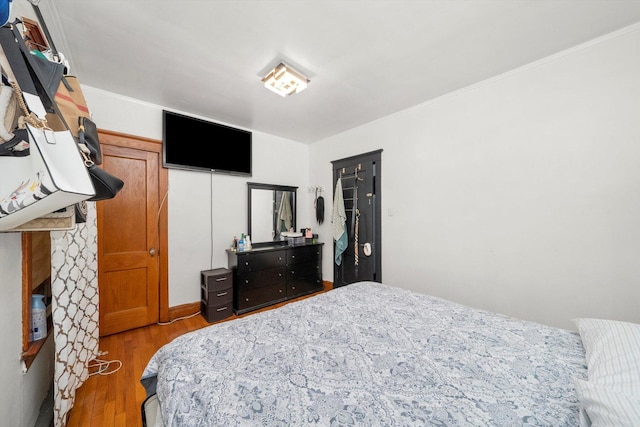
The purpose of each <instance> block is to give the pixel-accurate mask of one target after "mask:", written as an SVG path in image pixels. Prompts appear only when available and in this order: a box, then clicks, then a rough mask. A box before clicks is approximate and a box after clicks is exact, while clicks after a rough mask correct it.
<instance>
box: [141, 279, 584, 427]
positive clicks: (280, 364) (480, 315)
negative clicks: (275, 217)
mask: <svg viewBox="0 0 640 427" xmlns="http://www.w3.org/2000/svg"><path fill="white" fill-rule="evenodd" d="M586 373H587V370H586V361H585V357H584V349H583V347H582V344H581V341H580V337H579V335H578V334H577V333H574V332H571V331H566V330H563V329H558V328H552V327H549V326H545V325H541V324H538V323H534V322H530V321H522V320H518V319H514V318H511V317H507V316H503V315H499V314H496V313H491V312H487V311H482V310H478V309H474V308H470V307H467V306H464V305H460V304H457V303H453V302H451V301H448V300H444V299H441V298H437V297H432V296H428V295H424V294H420V293H417V292H414V291H409V290H406V289H401V288H397V287H392V286H388V285H384V284H380V283H375V282H359V283H354V284H351V285H348V286H345V287H342V288H338V289H334V290H331V291H329V292H327V293H323V294H320V295H317V296H313V297H311V298H308V299H305V300H302V301H298V302H293V303H290V304H288V305H285V306H283V307H281V308H278V309H274V310H269V311H264V312H259V313H255V314H252V315H250V316H246V317H243V318H240V319H235V320H231V321H227V322H223V323H218V324H214V325H211V326H208V327H206V328H204V329H201V330H198V331H194V332H191V333H188V334H185V335H183V336H181V337H178V338H176V339H175V340H174V341H173V342H171V343H169V344H167V345H165V346H164V347H162V348H161V349H159V350H158V352H157V353H156V354H155V355H154V356H153V357H152V358H151V360H150V361H149V363H148V365H147V367H146V368H145V370H144V373H143V375H142V378H141V382H142V384H143V385H144V386H145V388H146V389H147V393H149V394H152V393H157V397H158V401H159V404H160V410H161V415H162V419H163V420H164V425H165V426H174V427H180V426H256V425H263V426H302V425H317V426H351V425H353V426H356V425H357V426H414V425H415V426H424V425H434V426H510V427H511V426H574V425H576V426H577V425H578V424H579V422H578V420H579V416H578V414H579V404H578V400H577V396H576V392H575V389H574V387H573V384H572V378H573V377H577V378H583V379H586Z"/></svg>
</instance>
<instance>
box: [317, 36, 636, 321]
mask: <svg viewBox="0 0 640 427" xmlns="http://www.w3.org/2000/svg"><path fill="white" fill-rule="evenodd" d="M638 76H640V27H639V26H635V27H630V28H629V29H627V30H625V31H621V32H618V33H615V34H613V35H610V36H608V37H605V38H602V39H599V40H597V41H595V42H593V43H589V44H586V45H583V46H580V47H578V48H575V49H572V50H570V51H567V52H564V53H562V54H560V55H556V56H554V57H552V58H548V59H546V60H544V61H540V62H537V63H535V64H531V65H530V66H527V67H524V68H522V69H519V70H516V71H514V72H511V73H507V74H505V75H503V76H499V77H497V78H494V79H491V80H490V81H487V82H484V83H482V84H478V85H475V86H473V87H470V88H467V89H464V90H461V91H459V92H457V93H453V94H450V95H448V96H444V97H442V98H440V99H437V100H435V101H433V102H428V103H425V104H422V105H420V106H417V107H414V108H412V109H409V110H406V111H404V112H401V113H398V114H395V115H393V116H389V117H386V118H383V119H381V120H378V121H376V122H373V123H370V124H367V125H365V126H362V127H360V128H358V129H354V130H352V131H350V132H347V133H344V134H342V135H338V136H335V137H332V138H329V139H327V140H325V141H322V142H320V143H317V144H314V145H313V146H312V149H311V158H313V159H314V161H313V162H311V164H310V167H311V178H310V181H311V182H312V184H313V185H323V186H324V187H325V188H332V185H333V183H332V182H331V179H332V178H331V167H330V161H332V160H336V159H340V158H343V157H348V156H351V155H355V154H358V153H363V152H367V151H372V150H375V149H383V150H384V151H383V152H382V210H383V218H382V246H383V252H382V276H383V281H384V282H386V283H389V284H393V285H398V286H402V287H405V288H410V289H414V290H418V291H422V292H425V293H429V294H433V295H438V296H442V297H446V298H449V299H452V300H455V301H458V302H462V303H465V304H469V305H473V306H477V307H481V308H484V309H489V310H493V311H498V312H501V313H505V314H508V315H513V316H517V317H521V318H525V319H531V320H535V321H539V322H542V323H546V324H550V325H554V326H560V327H564V328H567V329H575V328H574V327H573V324H572V323H571V322H570V319H572V318H575V317H582V316H592V317H605V318H615V319H621V320H627V321H634V322H640V261H639V256H640V166H639V164H640V163H639V162H640V131H639V130H638V117H639V116H638V114H639V113H640V78H638ZM331 200H332V199H331ZM328 203H331V201H329V202H328ZM329 227H330V223H327V224H325V225H324V226H323V227H322V229H321V232H322V234H324V235H328V234H329V232H330V230H329ZM325 255H326V253H325ZM329 258H330V257H327V256H325V263H324V266H323V268H324V271H327V272H328V271H331V270H330V262H331V261H330V259H329ZM325 278H328V277H326V274H325Z"/></svg>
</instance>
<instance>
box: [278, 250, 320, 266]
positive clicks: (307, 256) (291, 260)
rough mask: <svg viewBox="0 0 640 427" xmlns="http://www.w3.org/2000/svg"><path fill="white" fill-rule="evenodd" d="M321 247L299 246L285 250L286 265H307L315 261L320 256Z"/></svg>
mask: <svg viewBox="0 0 640 427" xmlns="http://www.w3.org/2000/svg"><path fill="white" fill-rule="evenodd" d="M321 251H322V247H321V246H301V247H298V248H292V249H287V265H294V264H302V263H308V262H310V261H317V260H319V259H321V256H322V252H321Z"/></svg>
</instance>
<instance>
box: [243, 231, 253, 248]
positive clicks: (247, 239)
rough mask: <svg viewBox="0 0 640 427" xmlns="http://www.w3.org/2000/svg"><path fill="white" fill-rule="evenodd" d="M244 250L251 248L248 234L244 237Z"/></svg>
mask: <svg viewBox="0 0 640 427" xmlns="http://www.w3.org/2000/svg"><path fill="white" fill-rule="evenodd" d="M244 250H245V251H250V250H251V236H249V235H248V234H247V237H245V238H244Z"/></svg>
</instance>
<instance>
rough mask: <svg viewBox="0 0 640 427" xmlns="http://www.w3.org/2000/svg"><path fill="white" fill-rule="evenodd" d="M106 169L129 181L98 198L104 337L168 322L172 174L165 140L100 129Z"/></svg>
mask: <svg viewBox="0 0 640 427" xmlns="http://www.w3.org/2000/svg"><path fill="white" fill-rule="evenodd" d="M100 143H101V146H102V156H103V163H102V165H101V167H102V168H104V169H105V170H106V171H108V172H110V173H112V174H114V175H116V176H118V177H120V178H121V179H122V180H123V181H124V183H125V184H124V187H123V189H122V190H121V191H120V192H119V193H118V194H117V195H116V197H115V198H113V199H109V200H103V201H100V202H97V203H96V205H97V222H98V289H99V294H100V316H99V318H100V336H105V335H110V334H114V333H117V332H122V331H126V330H129V329H134V328H137V327H140V326H146V325H150V324H153V323H156V322H158V321H166V320H168V289H167V226H166V222H167V213H166V211H167V200H166V194H167V188H168V185H167V180H168V178H167V172H166V169H164V168H163V167H162V144H161V142H160V141H155V140H149V139H144V138H140V137H135V136H131V135H123V134H118V133H113V132H108V131H102V130H101V131H100Z"/></svg>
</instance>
